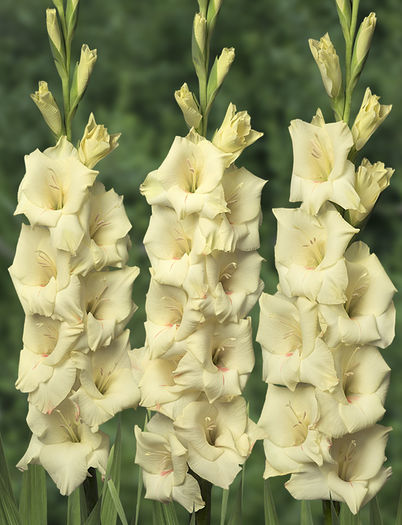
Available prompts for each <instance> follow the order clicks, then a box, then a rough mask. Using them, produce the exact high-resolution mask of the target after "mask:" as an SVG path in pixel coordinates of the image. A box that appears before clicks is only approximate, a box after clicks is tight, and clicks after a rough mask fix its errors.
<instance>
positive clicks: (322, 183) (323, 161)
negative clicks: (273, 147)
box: [289, 118, 360, 214]
mask: <svg viewBox="0 0 402 525" xmlns="http://www.w3.org/2000/svg"><path fill="white" fill-rule="evenodd" d="M289 132H290V136H291V137H292V145H293V156H294V161H293V173H292V180H291V185H290V198H289V200H290V202H298V201H302V202H303V204H302V208H304V209H305V210H306V211H308V212H309V213H313V214H317V213H318V211H319V210H320V208H321V206H322V205H323V204H324V203H325V202H326V201H332V202H334V203H336V204H339V205H340V206H342V207H343V208H345V209H346V210H348V209H359V206H360V200H359V196H358V194H357V193H356V190H355V189H354V179H355V170H354V165H353V163H352V162H350V161H349V160H348V155H349V152H350V150H351V148H352V146H353V137H352V134H351V132H350V130H349V128H348V126H347V125H346V124H345V122H331V123H329V124H325V123H324V121H323V119H322V118H320V119H315V120H314V123H313V124H310V123H308V122H303V121H302V120H293V121H292V122H291V124H290V127H289Z"/></svg>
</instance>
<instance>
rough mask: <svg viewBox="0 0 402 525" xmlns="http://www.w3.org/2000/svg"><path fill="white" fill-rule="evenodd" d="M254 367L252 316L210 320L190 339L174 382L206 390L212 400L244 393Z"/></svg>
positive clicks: (174, 375) (211, 401)
mask: <svg viewBox="0 0 402 525" xmlns="http://www.w3.org/2000/svg"><path fill="white" fill-rule="evenodd" d="M253 367H254V352H253V343H252V334H251V318H250V317H249V318H247V319H241V320H240V321H239V323H226V324H221V323H217V322H207V323H205V324H203V325H202V326H201V327H200V328H199V329H198V330H197V331H196V332H194V333H193V334H191V335H190V336H189V337H188V339H187V352H186V354H185V355H184V356H183V357H182V358H181V359H180V361H179V362H178V365H177V367H176V368H175V370H174V371H173V377H174V382H175V383H176V384H177V385H181V386H183V387H187V388H188V389H193V390H200V391H203V392H205V395H206V396H207V398H208V401H209V402H210V403H213V402H214V401H216V400H217V399H221V400H223V399H226V400H230V399H231V398H232V397H234V396H238V395H241V393H242V391H243V390H244V387H245V386H246V382H247V379H248V376H249V375H250V372H251V371H252V369H253Z"/></svg>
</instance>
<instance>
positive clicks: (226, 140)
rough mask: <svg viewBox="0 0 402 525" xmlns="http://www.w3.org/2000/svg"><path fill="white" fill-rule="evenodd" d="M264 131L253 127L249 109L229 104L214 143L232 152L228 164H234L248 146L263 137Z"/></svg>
mask: <svg viewBox="0 0 402 525" xmlns="http://www.w3.org/2000/svg"><path fill="white" fill-rule="evenodd" d="M262 135H263V133H261V132H259V131H254V130H253V129H251V119H250V115H249V114H248V113H247V111H237V109H236V106H235V105H234V104H232V103H230V104H229V106H228V109H227V111H226V115H225V118H224V119H223V122H222V125H221V127H220V128H219V129H218V130H217V131H216V133H215V135H214V137H213V139H212V144H214V145H215V146H216V147H218V148H219V149H221V150H222V151H224V152H226V153H230V154H231V155H230V157H229V158H228V161H227V165H228V166H229V165H230V164H232V163H233V162H234V161H235V160H236V159H237V158H238V157H239V156H240V155H241V153H242V152H243V150H244V149H245V148H247V146H250V145H251V144H253V143H254V142H255V141H256V140H258V139H259V138H260V137H262Z"/></svg>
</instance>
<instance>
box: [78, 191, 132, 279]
mask: <svg viewBox="0 0 402 525" xmlns="http://www.w3.org/2000/svg"><path fill="white" fill-rule="evenodd" d="M81 217H82V219H81V220H82V221H85V223H86V224H87V225H88V227H87V232H86V233H85V236H84V238H83V240H82V242H81V244H80V248H79V250H78V253H77V254H76V256H75V257H73V258H72V259H71V267H72V272H73V273H76V274H81V275H86V274H87V273H88V272H89V271H90V270H93V269H96V270H101V269H102V268H104V267H105V266H116V267H118V268H122V267H123V266H124V265H125V264H126V263H127V259H128V248H129V247H130V239H129V237H128V232H129V231H130V229H131V223H130V221H129V220H128V217H127V214H126V211H125V209H124V205H123V197H121V196H120V195H117V193H116V192H115V191H114V190H113V189H111V190H109V191H106V190H105V187H104V185H103V184H101V183H100V182H95V184H94V185H93V187H92V188H91V191H90V193H89V199H88V202H87V204H86V205H85V206H84V207H83V209H82V213H81Z"/></svg>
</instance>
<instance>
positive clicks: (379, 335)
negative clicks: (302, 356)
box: [320, 241, 396, 348]
mask: <svg viewBox="0 0 402 525" xmlns="http://www.w3.org/2000/svg"><path fill="white" fill-rule="evenodd" d="M345 260H346V268H347V272H348V281H349V282H348V286H347V288H346V302H345V304H344V305H336V306H325V305H322V306H320V312H321V314H322V316H323V318H324V320H325V322H326V323H327V325H328V326H327V330H326V333H325V340H326V341H327V343H328V344H329V346H331V347H334V346H336V345H337V344H338V343H345V344H350V345H357V344H360V345H365V344H371V345H375V346H379V347H380V348H386V347H387V346H389V345H390V344H391V343H392V340H393V338H394V335H395V307H394V303H393V302H392V298H393V295H394V293H395V292H396V288H395V286H394V285H393V284H392V282H391V279H390V278H389V277H388V275H387V273H386V272H385V270H384V268H383V267H382V265H381V263H380V261H379V260H378V258H377V256H376V255H375V254H374V253H371V254H370V249H369V247H368V246H367V244H365V243H363V242H361V241H359V242H354V243H353V244H352V245H351V246H350V247H349V248H348V249H347V250H346V253H345Z"/></svg>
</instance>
